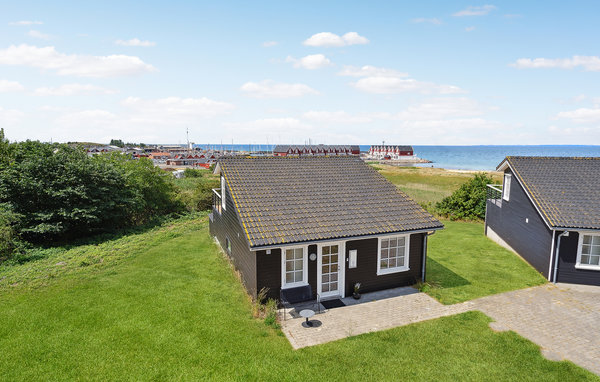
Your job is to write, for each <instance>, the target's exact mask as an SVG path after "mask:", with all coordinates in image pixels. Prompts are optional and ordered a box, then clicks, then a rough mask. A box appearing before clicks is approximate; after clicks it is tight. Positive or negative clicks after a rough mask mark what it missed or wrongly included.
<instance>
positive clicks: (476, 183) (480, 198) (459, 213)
mask: <svg viewBox="0 0 600 382" xmlns="http://www.w3.org/2000/svg"><path fill="white" fill-rule="evenodd" d="M492 182H493V180H492V178H491V177H490V176H488V175H487V174H485V173H479V174H476V175H475V176H474V177H473V178H472V179H471V180H469V181H468V182H466V183H464V184H463V185H462V186H460V188H459V189H458V190H456V191H454V193H453V194H452V195H450V196H448V197H446V198H444V199H443V200H442V201H441V202H439V203H437V204H436V209H437V212H438V214H440V215H442V216H444V217H447V218H450V220H483V219H484V218H485V198H486V188H487V185H488V184H490V183H492Z"/></svg>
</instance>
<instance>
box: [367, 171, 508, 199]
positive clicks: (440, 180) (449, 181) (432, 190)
mask: <svg viewBox="0 0 600 382" xmlns="http://www.w3.org/2000/svg"><path fill="white" fill-rule="evenodd" d="M374 167H375V168H376V169H378V171H379V173H380V174H381V175H383V176H385V177H386V178H387V179H388V180H389V181H390V182H392V183H394V184H395V185H397V186H398V188H400V189H401V190H402V191H404V192H405V193H407V194H408V195H409V196H410V197H411V198H412V199H413V200H415V201H416V202H417V203H432V204H435V203H437V202H439V201H440V200H442V199H443V198H445V197H446V196H450V194H452V192H453V191H454V190H456V189H457V188H459V187H460V185H461V184H463V183H464V182H466V181H467V180H469V179H471V178H472V177H473V174H474V173H473V172H465V171H452V170H444V169H440V168H431V167H399V166H389V165H381V164H377V165H375V166H374ZM489 174H490V175H491V176H492V178H494V180H496V181H498V182H500V181H501V180H502V178H501V175H500V174H499V173H498V172H490V173H489Z"/></svg>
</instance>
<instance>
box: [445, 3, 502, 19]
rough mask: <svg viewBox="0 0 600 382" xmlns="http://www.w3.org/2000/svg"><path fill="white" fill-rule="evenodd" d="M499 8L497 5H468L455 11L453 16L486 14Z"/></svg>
mask: <svg viewBox="0 0 600 382" xmlns="http://www.w3.org/2000/svg"><path fill="white" fill-rule="evenodd" d="M496 9H498V8H497V7H496V6H495V5H489V4H487V5H481V6H468V7H467V8H465V9H463V10H462V11H458V12H456V13H454V14H453V15H452V16H456V17H461V16H485V15H488V14H489V13H490V12H492V11H494V10H496Z"/></svg>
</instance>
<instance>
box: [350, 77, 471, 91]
mask: <svg viewBox="0 0 600 382" xmlns="http://www.w3.org/2000/svg"><path fill="white" fill-rule="evenodd" d="M352 85H353V86H354V87H355V88H357V89H358V90H361V91H364V92H367V93H374V94H395V93H405V92H416V93H422V94H456V93H464V91H463V90H462V89H460V88H459V87H457V86H452V85H438V84H434V83H432V82H422V81H417V80H415V79H412V78H406V79H405V78H397V77H365V78H361V79H360V80H358V81H356V82H355V83H353V84H352Z"/></svg>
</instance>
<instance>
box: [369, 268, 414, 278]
mask: <svg viewBox="0 0 600 382" xmlns="http://www.w3.org/2000/svg"><path fill="white" fill-rule="evenodd" d="M406 271H410V268H409V267H402V268H392V269H380V270H377V276H383V275H389V274H392V273H400V272H406Z"/></svg>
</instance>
